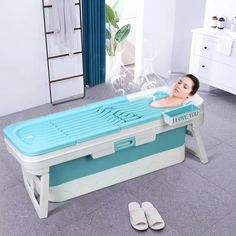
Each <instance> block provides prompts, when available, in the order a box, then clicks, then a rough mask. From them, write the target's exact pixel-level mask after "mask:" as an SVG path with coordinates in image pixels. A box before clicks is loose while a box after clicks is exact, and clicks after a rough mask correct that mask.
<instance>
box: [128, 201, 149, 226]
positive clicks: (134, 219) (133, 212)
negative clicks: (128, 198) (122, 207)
mask: <svg viewBox="0 0 236 236" xmlns="http://www.w3.org/2000/svg"><path fill="white" fill-rule="evenodd" d="M128 208H129V216H130V223H131V225H132V226H133V227H134V228H135V229H136V230H146V229H147V228H148V223H147V219H146V217H145V213H144V210H143V209H142V208H141V207H140V205H139V203H137V202H130V203H129V205H128Z"/></svg>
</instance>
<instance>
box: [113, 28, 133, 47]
mask: <svg viewBox="0 0 236 236" xmlns="http://www.w3.org/2000/svg"><path fill="white" fill-rule="evenodd" d="M130 29H131V25H130V24H128V25H124V26H123V27H121V28H120V29H119V30H118V31H117V32H116V35H115V39H116V41H117V42H119V43H120V42H122V41H123V40H124V39H125V38H126V37H127V36H128V34H129V32H130Z"/></svg>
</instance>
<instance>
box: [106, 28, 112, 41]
mask: <svg viewBox="0 0 236 236" xmlns="http://www.w3.org/2000/svg"><path fill="white" fill-rule="evenodd" d="M110 38H111V32H110V31H109V30H108V29H106V39H110Z"/></svg>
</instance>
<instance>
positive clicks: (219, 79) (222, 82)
mask: <svg viewBox="0 0 236 236" xmlns="http://www.w3.org/2000/svg"><path fill="white" fill-rule="evenodd" d="M190 73H193V74H194V75H196V76H197V77H198V78H199V80H200V81H201V82H205V83H207V84H209V85H212V86H214V87H217V88H219V89H223V90H225V91H228V92H230V93H233V94H236V77H235V75H236V67H234V66H229V65H226V64H222V63H219V62H216V61H212V60H209V59H207V58H204V57H201V56H198V55H194V56H193V66H192V71H190Z"/></svg>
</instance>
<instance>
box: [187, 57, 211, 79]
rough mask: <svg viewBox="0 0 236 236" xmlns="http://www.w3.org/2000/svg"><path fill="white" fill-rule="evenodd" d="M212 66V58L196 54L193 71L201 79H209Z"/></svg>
mask: <svg viewBox="0 0 236 236" xmlns="http://www.w3.org/2000/svg"><path fill="white" fill-rule="evenodd" d="M210 67H211V60H209V59H207V58H204V57H201V56H198V55H194V56H193V65H192V71H191V73H192V74H194V75H196V76H197V77H198V78H199V79H200V80H202V79H207V80H208V79H209V70H210Z"/></svg>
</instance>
